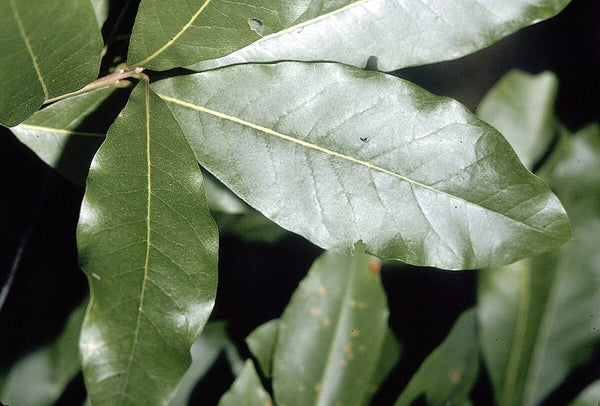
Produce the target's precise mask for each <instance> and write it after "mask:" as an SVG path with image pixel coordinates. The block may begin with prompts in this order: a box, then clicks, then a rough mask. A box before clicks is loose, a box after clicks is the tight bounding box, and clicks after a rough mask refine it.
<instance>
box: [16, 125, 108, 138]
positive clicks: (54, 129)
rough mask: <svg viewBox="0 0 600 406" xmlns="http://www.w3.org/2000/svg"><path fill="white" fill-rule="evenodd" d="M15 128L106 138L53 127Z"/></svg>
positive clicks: (20, 126) (28, 126)
mask: <svg viewBox="0 0 600 406" xmlns="http://www.w3.org/2000/svg"><path fill="white" fill-rule="evenodd" d="M14 128H22V129H24V130H34V131H44V132H49V133H56V134H64V135H82V136H87V137H104V134H99V133H86V132H82V131H73V130H67V129H64V128H52V127H44V126H39V125H31V124H19V125H18V126H16V127H14Z"/></svg>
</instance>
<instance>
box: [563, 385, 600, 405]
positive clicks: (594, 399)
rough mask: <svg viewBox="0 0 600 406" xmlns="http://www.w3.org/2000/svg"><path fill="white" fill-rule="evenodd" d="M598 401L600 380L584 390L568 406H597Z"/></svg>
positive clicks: (599, 397)
mask: <svg viewBox="0 0 600 406" xmlns="http://www.w3.org/2000/svg"><path fill="white" fill-rule="evenodd" d="M598 399H600V380H597V381H596V382H594V383H592V384H591V385H590V386H588V387H587V388H585V390H584V391H583V392H581V393H580V394H579V396H577V398H576V399H575V400H574V401H573V402H571V403H570V404H569V406H598Z"/></svg>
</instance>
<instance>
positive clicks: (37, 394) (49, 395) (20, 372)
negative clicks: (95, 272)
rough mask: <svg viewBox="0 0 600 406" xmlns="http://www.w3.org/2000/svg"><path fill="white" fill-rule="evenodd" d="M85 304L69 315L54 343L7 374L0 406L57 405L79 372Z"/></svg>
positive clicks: (0, 394)
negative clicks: (80, 335)
mask: <svg viewBox="0 0 600 406" xmlns="http://www.w3.org/2000/svg"><path fill="white" fill-rule="evenodd" d="M86 304H87V303H84V304H82V305H81V306H79V307H78V308H77V309H75V311H73V313H71V315H70V316H69V320H68V321H67V324H66V326H65V328H64V330H63V332H62V333H61V335H60V336H59V337H58V338H57V339H56V340H55V341H54V342H52V343H51V344H48V345H46V346H44V347H42V348H40V349H38V350H36V351H34V352H33V353H31V354H29V355H27V356H26V357H25V358H23V359H21V360H20V361H18V362H17V363H16V364H15V365H14V366H13V367H12V368H11V369H10V370H9V371H8V373H7V375H6V376H5V377H3V379H2V380H3V381H4V384H2V385H1V386H0V401H1V402H2V403H4V404H6V405H19V406H46V405H47V406H50V405H53V404H54V402H56V400H57V399H58V398H59V397H60V395H61V394H62V392H63V391H64V390H65V388H66V387H67V385H68V384H69V382H70V381H71V380H72V379H73V378H74V377H75V375H77V372H79V370H80V368H81V366H80V364H79V348H78V347H77V339H78V338H79V330H80V328H81V321H82V320H83V314H84V313H85V305H86Z"/></svg>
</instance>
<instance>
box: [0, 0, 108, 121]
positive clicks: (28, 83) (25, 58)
mask: <svg viewBox="0 0 600 406" xmlns="http://www.w3.org/2000/svg"><path fill="white" fill-rule="evenodd" d="M0 15H1V16H3V19H2V24H0V49H1V50H2V58H0V94H2V101H0V123H1V124H3V125H6V126H9V127H11V126H14V125H16V124H19V123H20V122H21V121H23V120H25V119H26V118H27V117H29V116H30V115H31V114H33V113H34V112H35V111H36V110H37V109H38V108H39V107H40V106H41V105H42V102H43V101H44V99H49V98H51V97H54V96H58V95H62V94H64V93H68V92H71V91H74V90H77V89H79V88H81V87H83V86H84V85H86V84H87V83H89V82H91V81H93V80H94V79H95V78H96V76H97V75H98V69H99V68H100V52H101V50H102V36H101V35H100V30H99V29H98V24H96V17H95V16H94V11H93V9H92V5H91V4H90V2H89V0H45V1H43V2H40V1H36V0H4V1H1V2H0Z"/></svg>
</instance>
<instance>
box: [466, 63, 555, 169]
mask: <svg viewBox="0 0 600 406" xmlns="http://www.w3.org/2000/svg"><path fill="white" fill-rule="evenodd" d="M557 89H558V79H557V78H556V75H554V74H553V73H550V72H544V73H540V74H539V75H532V74H529V73H526V72H523V71H520V70H513V71H511V72H509V73H508V74H506V75H504V77H502V79H501V80H500V81H499V82H498V83H497V84H496V85H495V86H494V87H493V88H492V89H491V90H490V91H489V92H488V94H487V95H486V96H485V97H484V99H483V101H482V102H481V105H480V106H479V109H478V110H477V115H478V116H479V118H481V119H482V120H484V121H486V122H488V123H489V124H491V125H492V126H494V127H495V128H496V129H498V130H499V131H500V132H501V133H502V134H503V135H504V136H505V137H506V139H507V140H508V142H510V145H512V147H513V148H514V149H515V151H516V152H517V155H519V158H521V161H522V162H523V163H524V164H525V166H527V167H528V168H532V167H533V165H534V164H535V163H536V162H537V161H538V160H539V159H540V158H541V157H542V155H543V154H544V153H545V152H546V150H547V149H548V146H549V144H550V142H551V141H552V138H553V136H554V127H555V122H554V121H555V118H554V101H555V99H556V91H557Z"/></svg>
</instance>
